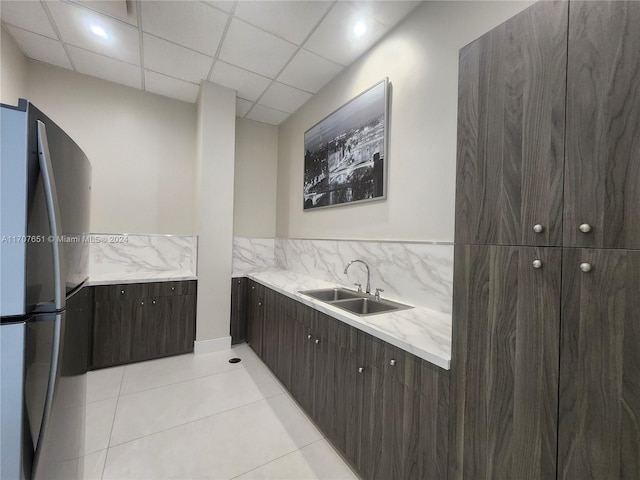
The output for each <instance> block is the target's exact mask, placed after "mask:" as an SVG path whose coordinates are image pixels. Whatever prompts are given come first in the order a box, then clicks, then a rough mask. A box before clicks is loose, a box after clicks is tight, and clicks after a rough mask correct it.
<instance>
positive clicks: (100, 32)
mask: <svg viewBox="0 0 640 480" xmlns="http://www.w3.org/2000/svg"><path fill="white" fill-rule="evenodd" d="M91 31H92V32H93V34H94V35H96V36H97V37H100V38H102V39H103V40H106V39H108V38H109V35H108V34H107V32H106V31H105V29H104V28H102V27H101V26H100V25H91Z"/></svg>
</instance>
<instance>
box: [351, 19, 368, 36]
mask: <svg viewBox="0 0 640 480" xmlns="http://www.w3.org/2000/svg"><path fill="white" fill-rule="evenodd" d="M366 31H367V26H366V25H365V23H364V22H363V21H362V20H359V21H358V22H356V24H355V25H354V26H353V34H354V35H355V36H356V37H361V36H362V35H364V32H366Z"/></svg>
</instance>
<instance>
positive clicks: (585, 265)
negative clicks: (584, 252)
mask: <svg viewBox="0 0 640 480" xmlns="http://www.w3.org/2000/svg"><path fill="white" fill-rule="evenodd" d="M591 268H592V267H591V264H590V263H586V262H585V263H581V264H580V270H582V271H583V272H584V273H588V272H590V271H591Z"/></svg>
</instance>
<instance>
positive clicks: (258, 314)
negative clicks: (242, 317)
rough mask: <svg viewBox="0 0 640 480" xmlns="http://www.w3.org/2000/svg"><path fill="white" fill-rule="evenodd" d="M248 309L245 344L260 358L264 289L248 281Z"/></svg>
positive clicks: (256, 283)
mask: <svg viewBox="0 0 640 480" xmlns="http://www.w3.org/2000/svg"><path fill="white" fill-rule="evenodd" d="M247 295H248V299H249V307H248V310H247V343H249V345H250V346H251V348H252V349H253V351H254V352H256V353H257V354H258V356H259V357H262V342H263V336H264V333H263V329H264V311H265V310H264V287H263V286H262V285H260V284H259V283H258V282H254V281H253V280H249V284H248V294H247Z"/></svg>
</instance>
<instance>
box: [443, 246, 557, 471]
mask: <svg viewBox="0 0 640 480" xmlns="http://www.w3.org/2000/svg"><path fill="white" fill-rule="evenodd" d="M561 252H562V250H561V249H560V248H551V247H510V246H486V245H457V246H456V253H455V274H454V275H455V281H454V298H455V301H454V313H453V315H454V317H453V318H454V319H455V328H454V331H453V333H454V338H453V342H454V345H453V347H454V355H453V365H452V370H453V371H454V379H455V380H454V385H453V386H452V387H453V391H454V396H455V398H456V405H455V407H454V408H453V409H452V411H451V415H452V418H453V420H454V421H453V422H452V425H455V427H454V429H453V431H452V432H451V435H452V438H453V439H454V440H453V445H452V449H451V465H452V473H453V477H454V478H469V479H474V478H523V477H526V478H529V479H534V478H539V479H548V478H553V477H554V476H555V472H556V437H557V406H558V387H557V386H558V358H559V338H560V292H561V290H560V282H561V268H562V254H561ZM534 262H540V263H535V264H534ZM536 266H537V267H538V268H536Z"/></svg>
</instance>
